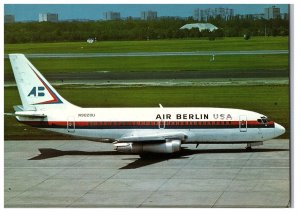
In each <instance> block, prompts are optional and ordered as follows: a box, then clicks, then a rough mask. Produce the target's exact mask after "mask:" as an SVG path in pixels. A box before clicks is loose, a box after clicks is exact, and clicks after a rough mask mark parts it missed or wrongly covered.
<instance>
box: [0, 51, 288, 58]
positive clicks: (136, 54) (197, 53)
mask: <svg viewBox="0 0 300 212" xmlns="http://www.w3.org/2000/svg"><path fill="white" fill-rule="evenodd" d="M288 53H289V51H288V50H252V51H194V52H128V53H126V52H125V53H61V54H56V53H51V54H47V53H44V54H43V53H40V54H26V57H27V58H95V57H158V56H159V57H162V56H206V55H215V56H216V55H266V54H288ZM4 57H5V58H8V55H5V56H4Z"/></svg>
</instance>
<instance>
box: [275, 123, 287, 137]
mask: <svg viewBox="0 0 300 212" xmlns="http://www.w3.org/2000/svg"><path fill="white" fill-rule="evenodd" d="M283 133H285V128H284V127H283V126H281V125H280V124H277V123H275V129H274V135H275V137H278V136H280V135H282V134H283Z"/></svg>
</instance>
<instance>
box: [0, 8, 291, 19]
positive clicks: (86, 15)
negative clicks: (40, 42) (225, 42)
mask: <svg viewBox="0 0 300 212" xmlns="http://www.w3.org/2000/svg"><path fill="white" fill-rule="evenodd" d="M271 6H276V7H279V8H280V12H281V13H287V12H288V5H287V4H274V5H273V4H5V5H4V13H5V14H10V15H15V20H16V21H30V20H38V14H39V13H58V16H59V20H66V19H90V20H99V19H104V16H103V14H104V12H107V11H114V12H120V13H121V18H125V17H128V16H132V17H140V14H141V11H148V10H153V11H157V15H158V16H182V17H188V16H193V11H194V10H195V9H196V8H201V9H206V8H218V7H223V8H230V9H234V14H255V13H263V10H264V8H267V7H271Z"/></svg>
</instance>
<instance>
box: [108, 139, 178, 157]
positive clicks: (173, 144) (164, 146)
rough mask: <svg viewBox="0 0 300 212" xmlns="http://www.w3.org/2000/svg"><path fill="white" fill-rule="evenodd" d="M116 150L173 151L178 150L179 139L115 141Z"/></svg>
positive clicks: (140, 152) (141, 151)
mask: <svg viewBox="0 0 300 212" xmlns="http://www.w3.org/2000/svg"><path fill="white" fill-rule="evenodd" d="M114 145H115V147H116V150H117V151H118V152H125V153H136V154H142V153H174V152H178V151H180V145H181V141H180V140H170V141H166V142H164V143H115V144H114Z"/></svg>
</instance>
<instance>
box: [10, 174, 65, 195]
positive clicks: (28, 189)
mask: <svg viewBox="0 0 300 212" xmlns="http://www.w3.org/2000/svg"><path fill="white" fill-rule="evenodd" d="M62 170H63V169H62ZM57 172H60V170H59V171H57ZM56 174H57V173H54V174H53V175H50V176H49V177H47V178H45V179H44V180H43V181H41V182H40V183H37V184H35V185H33V186H31V187H28V188H27V189H25V190H24V191H22V192H20V193H19V194H17V195H16V196H14V197H12V198H9V199H8V200H7V201H9V200H12V199H14V198H17V197H18V196H20V195H22V194H24V193H25V192H27V191H30V190H31V189H32V188H34V187H36V186H38V185H40V184H42V183H44V182H45V181H47V180H49V179H51V178H52V177H53V176H54V175H56Z"/></svg>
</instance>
